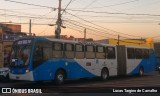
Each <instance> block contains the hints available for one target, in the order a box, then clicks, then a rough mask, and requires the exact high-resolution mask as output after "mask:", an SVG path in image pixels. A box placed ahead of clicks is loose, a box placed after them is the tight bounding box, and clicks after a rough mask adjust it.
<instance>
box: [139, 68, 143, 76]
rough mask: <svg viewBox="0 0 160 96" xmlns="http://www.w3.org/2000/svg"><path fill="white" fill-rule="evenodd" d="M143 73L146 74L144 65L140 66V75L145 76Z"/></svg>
mask: <svg viewBox="0 0 160 96" xmlns="http://www.w3.org/2000/svg"><path fill="white" fill-rule="evenodd" d="M143 75H144V69H143V67H140V69H139V76H143Z"/></svg>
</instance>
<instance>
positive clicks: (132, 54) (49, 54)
mask: <svg viewBox="0 0 160 96" xmlns="http://www.w3.org/2000/svg"><path fill="white" fill-rule="evenodd" d="M155 67H156V64H155V56H154V54H153V51H152V49H149V48H142V47H132V46H125V45H119V46H117V45H110V44H101V43H92V42H85V43H83V42H78V41H69V40H61V39H51V38H45V37H31V38H25V39H19V40H17V41H15V42H14V43H13V46H12V56H11V63H10V73H9V76H10V79H14V80H29V81H46V80H47V81H52V80H54V81H55V82H56V83H57V84H62V83H63V82H64V80H67V79H69V80H71V79H79V78H90V77H101V79H102V80H106V79H108V77H110V76H118V75H134V74H139V75H143V74H144V73H146V72H151V71H153V70H155Z"/></svg>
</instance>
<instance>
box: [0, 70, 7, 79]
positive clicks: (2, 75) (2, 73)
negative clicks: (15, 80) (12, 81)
mask: <svg viewBox="0 0 160 96" xmlns="http://www.w3.org/2000/svg"><path fill="white" fill-rule="evenodd" d="M0 80H9V68H6V67H3V68H0Z"/></svg>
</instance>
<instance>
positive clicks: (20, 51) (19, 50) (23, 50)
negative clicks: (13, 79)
mask: <svg viewBox="0 0 160 96" xmlns="http://www.w3.org/2000/svg"><path fill="white" fill-rule="evenodd" d="M30 52H31V45H13V47H12V54H11V63H10V66H11V67H25V66H27V65H28V64H29V57H30Z"/></svg>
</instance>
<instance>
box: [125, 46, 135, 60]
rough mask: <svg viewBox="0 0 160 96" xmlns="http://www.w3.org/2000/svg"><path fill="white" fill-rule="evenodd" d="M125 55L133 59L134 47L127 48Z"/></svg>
mask: <svg viewBox="0 0 160 96" xmlns="http://www.w3.org/2000/svg"><path fill="white" fill-rule="evenodd" d="M127 57H128V59H135V50H134V48H127Z"/></svg>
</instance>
